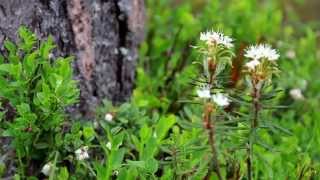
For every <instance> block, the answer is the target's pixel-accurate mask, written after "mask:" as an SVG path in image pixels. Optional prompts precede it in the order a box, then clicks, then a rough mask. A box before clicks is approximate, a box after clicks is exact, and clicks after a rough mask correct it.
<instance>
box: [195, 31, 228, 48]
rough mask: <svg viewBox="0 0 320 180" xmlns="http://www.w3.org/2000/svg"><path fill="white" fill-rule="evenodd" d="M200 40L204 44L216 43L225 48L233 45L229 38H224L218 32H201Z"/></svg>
mask: <svg viewBox="0 0 320 180" xmlns="http://www.w3.org/2000/svg"><path fill="white" fill-rule="evenodd" d="M200 40H201V41H206V43H208V44H211V43H217V44H219V45H223V46H225V47H226V48H232V47H233V44H232V41H233V39H232V38H230V37H229V36H225V35H224V34H222V33H220V32H215V31H207V32H202V33H201V34H200Z"/></svg>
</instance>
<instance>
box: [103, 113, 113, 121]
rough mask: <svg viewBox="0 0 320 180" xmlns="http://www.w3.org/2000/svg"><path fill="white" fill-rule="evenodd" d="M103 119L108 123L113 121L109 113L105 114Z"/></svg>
mask: <svg viewBox="0 0 320 180" xmlns="http://www.w3.org/2000/svg"><path fill="white" fill-rule="evenodd" d="M104 119H105V120H106V121H108V122H111V121H112V120H113V115H112V114H111V113H107V114H106V115H105V117H104Z"/></svg>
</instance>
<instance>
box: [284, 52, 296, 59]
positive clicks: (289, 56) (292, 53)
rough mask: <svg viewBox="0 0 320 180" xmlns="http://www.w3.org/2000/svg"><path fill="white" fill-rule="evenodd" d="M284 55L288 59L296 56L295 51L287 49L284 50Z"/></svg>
mask: <svg viewBox="0 0 320 180" xmlns="http://www.w3.org/2000/svg"><path fill="white" fill-rule="evenodd" d="M286 56H287V58H289V59H294V58H296V52H295V51H294V50H289V51H287V52H286Z"/></svg>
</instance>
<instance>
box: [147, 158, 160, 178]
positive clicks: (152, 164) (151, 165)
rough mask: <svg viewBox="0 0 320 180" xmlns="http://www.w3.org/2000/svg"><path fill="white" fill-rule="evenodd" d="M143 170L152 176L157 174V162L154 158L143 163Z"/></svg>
mask: <svg viewBox="0 0 320 180" xmlns="http://www.w3.org/2000/svg"><path fill="white" fill-rule="evenodd" d="M145 162H146V163H145V169H146V170H147V171H148V172H149V173H151V174H154V173H155V172H157V170H158V166H159V165H158V161H157V160H155V159H154V158H150V159H148V160H146V161H145Z"/></svg>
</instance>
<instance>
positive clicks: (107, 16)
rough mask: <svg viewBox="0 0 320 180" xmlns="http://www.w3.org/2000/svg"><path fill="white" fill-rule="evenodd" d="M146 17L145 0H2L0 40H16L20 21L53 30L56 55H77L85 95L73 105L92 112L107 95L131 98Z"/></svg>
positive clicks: (46, 33)
mask: <svg viewBox="0 0 320 180" xmlns="http://www.w3.org/2000/svg"><path fill="white" fill-rule="evenodd" d="M144 19H145V11H144V1H143V0H90V1H87V0H0V45H1V44H3V41H4V40H5V39H7V38H8V39H10V40H13V41H16V32H17V29H18V27H19V26H20V25H25V26H27V27H29V28H30V29H31V30H33V31H34V32H36V34H37V35H38V36H39V37H40V38H46V37H47V36H49V35H52V36H53V37H54V40H55V42H56V44H57V50H56V51H55V52H54V56H69V55H73V56H75V57H76V58H75V61H74V64H73V65H74V70H75V79H77V80H79V82H80V90H81V97H80V103H79V104H78V105H77V107H75V108H73V110H74V112H76V113H75V114H79V112H80V114H82V115H85V116H87V117H92V116H93V114H92V113H93V112H94V109H95V107H96V106H97V105H99V104H100V102H101V101H102V100H103V99H109V100H111V101H112V102H113V103H119V102H123V101H126V100H128V99H129V98H130V96H131V93H132V89H133V86H134V79H135V66H136V60H137V47H138V44H139V43H140V42H141V41H142V39H143V34H144ZM0 51H3V49H0Z"/></svg>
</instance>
